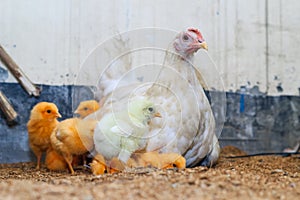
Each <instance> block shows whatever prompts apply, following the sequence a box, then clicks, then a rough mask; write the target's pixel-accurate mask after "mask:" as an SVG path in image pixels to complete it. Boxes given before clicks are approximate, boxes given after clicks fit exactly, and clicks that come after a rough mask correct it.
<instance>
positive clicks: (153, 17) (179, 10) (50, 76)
mask: <svg viewBox="0 0 300 200" xmlns="http://www.w3.org/2000/svg"><path fill="white" fill-rule="evenodd" d="M266 2H269V3H268V11H267V9H266ZM299 9H300V2H299V1H297V0H286V1H284V3H283V1H282V0H269V1H266V0H265V1H263V0H253V1H247V2H246V1H244V0H227V1H221V0H190V1H180V0H177V1H174V0H163V1H161V0H153V1H140V0H131V1H130V0H112V1H109V0H85V1H82V0H51V1H49V0H26V1H22V0H0V10H1V18H0V27H1V31H0V42H1V44H2V45H3V46H4V47H5V49H6V50H7V51H8V53H9V54H10V55H11V56H12V57H13V58H14V59H15V61H16V62H17V63H18V64H19V65H20V66H21V67H22V68H23V70H24V71H25V72H26V73H27V74H28V76H29V77H30V78H31V79H32V80H33V81H34V82H36V83H43V84H53V85H62V84H73V83H74V80H75V79H74V78H76V75H77V73H78V70H79V66H80V63H82V62H83V61H84V59H85V58H86V57H87V55H88V54H89V53H90V51H91V50H92V49H93V48H95V47H96V45H97V44H99V43H101V42H103V41H105V40H107V39H108V38H110V37H111V36H113V35H115V34H117V33H120V32H124V31H129V30H132V29H136V28H142V27H162V28H167V29H173V30H176V31H180V30H182V29H184V28H186V27H190V26H195V27H199V28H200V29H201V30H202V32H203V35H204V37H205V38H206V40H207V42H208V44H209V55H210V56H211V57H212V58H213V60H214V61H215V62H216V65H217V69H218V70H219V71H220V73H221V75H222V78H223V80H224V84H225V89H226V90H227V91H229V90H232V91H236V90H238V89H239V88H240V87H241V86H246V87H248V88H252V87H253V86H258V87H259V89H260V91H261V92H264V93H268V94H272V95H273V94H274V95H277V94H292V95H298V94H299V92H298V88H299V87H300V83H299V78H297V75H298V74H299V73H300V71H299V70H300V67H299V65H300V61H299V51H298V47H299V46H300V38H299V37H300V36H299V34H298V33H299V29H300V12H299ZM266 20H268V27H267V26H266V24H267V23H266ZM267 38H269V39H268V40H267ZM170 40H171V38H170ZM267 45H268V46H267ZM267 50H268V53H269V57H266V56H267V55H266V51H267ZM204 74H205V73H204ZM207 74H209V73H207ZM275 76H276V77H277V78H276V80H275V78H274V77H275ZM212 78H213V77H206V79H211V80H210V81H209V80H208V82H209V83H211V82H214V81H213V79H212ZM11 81H14V79H13V78H12V77H10V78H9V79H8V80H7V82H11ZM279 83H281V87H282V88H283V91H282V92H278V91H277V86H278V85H279ZM211 87H214V86H213V85H211ZM216 87H217V88H218V86H216ZM268 88H269V89H268Z"/></svg>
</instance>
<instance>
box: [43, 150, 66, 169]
mask: <svg viewBox="0 0 300 200" xmlns="http://www.w3.org/2000/svg"><path fill="white" fill-rule="evenodd" d="M45 164H46V167H47V169H49V170H51V171H64V170H66V169H68V167H67V163H66V161H65V159H64V157H63V156H61V155H60V154H58V153H57V152H56V151H55V150H54V149H53V148H52V147H51V148H49V149H48V150H47V153H46V158H45Z"/></svg>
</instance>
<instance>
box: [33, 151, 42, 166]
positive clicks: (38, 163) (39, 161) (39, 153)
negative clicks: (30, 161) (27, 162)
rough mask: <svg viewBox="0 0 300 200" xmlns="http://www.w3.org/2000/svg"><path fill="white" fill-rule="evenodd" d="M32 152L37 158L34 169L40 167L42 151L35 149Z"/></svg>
mask: <svg viewBox="0 0 300 200" xmlns="http://www.w3.org/2000/svg"><path fill="white" fill-rule="evenodd" d="M34 154H35V156H36V159H37V164H36V169H40V167H41V158H42V152H41V151H35V152H34Z"/></svg>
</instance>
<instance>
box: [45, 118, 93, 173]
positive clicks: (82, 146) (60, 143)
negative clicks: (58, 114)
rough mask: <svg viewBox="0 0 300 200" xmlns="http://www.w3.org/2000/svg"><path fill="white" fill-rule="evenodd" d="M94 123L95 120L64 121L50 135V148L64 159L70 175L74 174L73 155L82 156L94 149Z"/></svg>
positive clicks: (74, 119)
mask: <svg viewBox="0 0 300 200" xmlns="http://www.w3.org/2000/svg"><path fill="white" fill-rule="evenodd" d="M96 123H97V121H96V120H82V119H78V118H71V119H66V120H64V121H62V122H60V123H59V124H58V125H57V128H56V129H55V130H54V131H53V133H52V134H51V137H50V140H51V144H52V147H53V149H54V150H56V151H57V152H58V153H59V154H60V155H62V156H63V157H64V159H65V161H66V162H67V165H68V168H69V170H70V172H71V174H74V170H73V167H72V160H73V155H83V154H85V153H86V152H88V151H91V150H92V149H93V147H94V142H93V135H94V128H95V126H96Z"/></svg>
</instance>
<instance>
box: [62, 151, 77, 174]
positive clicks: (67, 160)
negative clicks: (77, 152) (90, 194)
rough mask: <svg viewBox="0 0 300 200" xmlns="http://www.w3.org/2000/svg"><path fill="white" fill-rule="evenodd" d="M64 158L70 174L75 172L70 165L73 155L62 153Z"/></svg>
mask: <svg viewBox="0 0 300 200" xmlns="http://www.w3.org/2000/svg"><path fill="white" fill-rule="evenodd" d="M63 157H64V159H65V160H66V162H67V164H68V168H69V170H70V173H71V174H75V172H74V169H73V167H72V160H73V156H72V155H70V154H64V155H63Z"/></svg>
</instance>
